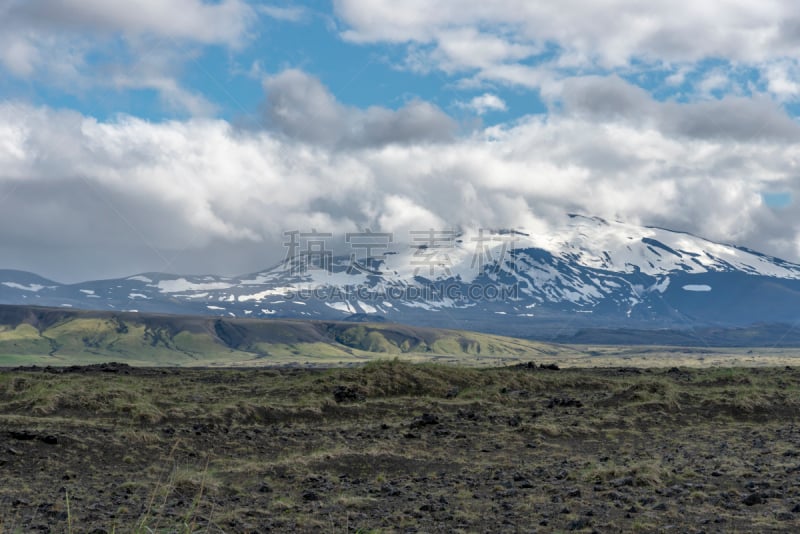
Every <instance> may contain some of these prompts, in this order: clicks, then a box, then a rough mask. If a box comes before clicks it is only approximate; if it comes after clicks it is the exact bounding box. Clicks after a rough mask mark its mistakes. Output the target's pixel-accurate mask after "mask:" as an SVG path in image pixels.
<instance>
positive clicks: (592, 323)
mask: <svg viewBox="0 0 800 534" xmlns="http://www.w3.org/2000/svg"><path fill="white" fill-rule="evenodd" d="M431 235H433V231H431ZM448 239H449V241H448V242H447V246H446V247H445V246H442V245H441V243H439V242H432V243H431V244H432V246H428V244H427V243H423V244H419V243H417V244H416V245H413V246H412V245H398V246H397V247H395V248H399V250H390V251H388V252H387V253H386V254H385V255H383V256H380V257H374V258H365V259H363V261H362V259H361V258H356V257H355V255H354V254H355V253H353V255H333V254H331V255H330V256H329V257H327V258H325V262H324V264H323V262H322V259H320V258H318V259H319V262H318V263H315V262H314V258H311V257H308V256H302V255H300V256H294V257H292V258H289V260H288V261H285V262H281V263H278V264H276V265H274V266H273V267H271V268H268V269H265V270H262V271H258V272H255V273H250V274H246V275H242V276H235V277H232V276H217V275H177V274H165V273H140V274H137V275H132V276H128V277H125V278H117V279H107V280H94V281H87V282H81V283H77V284H59V283H57V282H53V281H51V280H48V279H46V278H42V277H39V276H38V275H35V274H33V273H25V272H22V271H11V270H5V271H0V303H5V304H19V305H40V306H56V307H58V306H61V307H73V308H82V309H99V310H113V311H124V310H128V311H144V312H149V313H172V314H192V315H218V316H219V315H222V316H228V317H240V318H248V317H260V318H301V319H317V320H346V319H347V318H348V317H350V316H356V317H358V316H366V317H373V318H374V319H375V320H376V321H388V322H392V323H405V324H415V325H420V326H426V325H427V326H433V327H440V328H441V327H449V328H465V329H468V330H480V331H484V332H491V333H497V334H503V335H511V336H517V337H526V338H540V339H548V338H550V337H553V336H561V335H569V334H574V333H575V332H577V331H578V330H581V329H587V328H594V329H598V328H599V329H604V328H617V329H619V328H627V329H632V330H654V329H664V328H668V329H676V330H677V329H684V330H685V329H688V328H697V327H700V328H702V327H742V326H747V325H751V324H757V323H785V324H793V323H794V322H796V321H798V320H800V265H798V264H795V263H792V262H789V261H786V260H782V259H780V258H774V257H772V256H768V255H765V254H761V253H759V252H756V251H752V250H750V249H747V248H745V247H737V246H734V245H727V244H722V243H717V242H713V241H709V240H705V239H703V238H700V237H697V236H694V235H693V234H690V233H687V232H675V231H671V230H667V229H663V228H659V227H645V226H636V225H632V224H628V223H623V222H618V221H616V222H608V221H605V220H604V219H601V218H598V217H586V216H582V215H576V214H571V215H567V216H566V219H565V221H564V224H562V225H561V226H559V227H557V228H555V229H553V230H551V231H548V232H546V233H541V234H536V233H530V232H520V231H517V230H514V231H506V232H501V231H498V232H489V233H488V234H485V233H483V232H482V231H481V233H478V234H476V233H472V234H470V233H459V234H456V233H453V234H452V235H449V237H448ZM356 252H358V251H357V250H356ZM354 260H358V261H354ZM320 267H324V268H320Z"/></svg>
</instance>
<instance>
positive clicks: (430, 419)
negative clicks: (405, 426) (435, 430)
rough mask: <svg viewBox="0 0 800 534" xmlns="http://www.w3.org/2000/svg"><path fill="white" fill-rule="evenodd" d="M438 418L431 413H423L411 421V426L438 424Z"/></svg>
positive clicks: (419, 426)
mask: <svg viewBox="0 0 800 534" xmlns="http://www.w3.org/2000/svg"><path fill="white" fill-rule="evenodd" d="M438 424H439V418H438V417H436V416H435V415H434V414H432V413H424V414H422V415H420V416H419V417H415V418H414V420H413V421H411V424H410V426H411V428H421V427H423V426H430V425H438Z"/></svg>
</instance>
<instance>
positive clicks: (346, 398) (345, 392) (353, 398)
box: [333, 386, 367, 402]
mask: <svg viewBox="0 0 800 534" xmlns="http://www.w3.org/2000/svg"><path fill="white" fill-rule="evenodd" d="M366 398H367V396H366V395H365V394H364V392H363V391H361V390H360V389H358V388H354V387H352V386H336V387H335V388H333V399H334V400H335V401H336V402H360V401H363V400H365V399H366Z"/></svg>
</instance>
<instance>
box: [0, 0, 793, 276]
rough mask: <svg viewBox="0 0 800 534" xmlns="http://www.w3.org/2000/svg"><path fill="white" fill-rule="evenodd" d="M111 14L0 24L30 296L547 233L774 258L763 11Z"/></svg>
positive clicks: (783, 23) (516, 4) (789, 33)
mask: <svg viewBox="0 0 800 534" xmlns="http://www.w3.org/2000/svg"><path fill="white" fill-rule="evenodd" d="M121 5H122V4H117V3H115V2H109V1H102V0H59V1H56V0H26V1H23V0H10V1H9V2H6V3H4V4H3V5H1V6H0V168H2V169H3V170H2V171H0V198H3V199H5V200H4V205H5V208H6V209H5V210H4V211H0V213H3V214H4V215H2V216H0V219H3V217H4V218H5V219H3V220H0V223H2V224H0V228H6V230H1V231H0V245H5V247H6V250H10V251H13V253H9V254H10V255H11V257H12V259H13V261H10V262H9V263H12V264H14V265H16V266H18V267H20V268H28V269H31V270H38V271H40V272H44V271H48V269H49V270H50V271H51V272H50V274H52V275H54V276H56V275H58V272H55V273H53V272H52V271H58V270H59V268H56V267H53V266H52V265H53V262H52V261H51V260H50V259H49V258H52V257H53V255H54V254H56V252H54V251H55V250H59V252H58V254H60V255H59V256H58V257H59V258H60V259H61V261H60V262H59V263H60V264H61V265H63V266H64V267H63V269H62V270H63V271H64V272H65V273H66V274H65V275H64V276H67V277H69V276H78V275H77V274H75V273H80V272H85V271H86V269H87V263H88V262H87V261H84V260H83V259H82V257H83V256H85V253H83V252H78V251H85V250H93V249H100V250H108V251H109V253H108V254H106V255H105V257H104V258H103V261H102V262H100V263H102V265H101V266H99V267H96V269H95V270H97V271H98V272H99V274H122V271H124V270H161V269H162V268H165V266H164V265H163V264H164V263H165V262H164V258H165V257H173V256H175V257H178V258H181V259H179V260H176V261H177V263H176V264H175V265H172V264H169V262H167V263H168V265H166V268H170V269H173V268H174V269H175V270H190V271H215V272H223V271H227V272H229V273H231V274H233V273H237V272H245V271H247V270H249V269H254V268H258V267H260V266H261V265H262V264H263V263H268V262H269V261H271V259H274V258H273V257H275V256H277V255H279V254H280V247H279V243H280V237H279V236H280V234H281V230H282V229H286V228H287V227H292V228H294V227H297V228H300V227H301V226H308V225H310V224H312V223H313V224H316V225H319V226H325V227H327V228H330V229H333V230H336V231H350V230H355V229H363V228H365V227H371V228H373V229H375V230H378V229H381V228H383V229H389V230H400V229H403V228H407V227H408V225H410V224H412V223H413V222H418V223H424V224H426V225H431V226H433V225H440V226H448V227H451V226H459V227H479V226H482V227H498V226H526V227H530V228H538V229H539V231H543V232H544V231H546V229H547V228H548V225H550V224H552V222H553V221H554V220H555V219H556V214H563V213H564V212H568V211H579V212H582V213H586V214H588V215H598V216H601V217H605V218H611V219H618V220H625V221H629V222H633V223H640V224H648V225H656V226H663V227H668V228H674V229H677V230H683V231H690V232H692V233H695V234H699V235H703V236H707V237H709V238H712V239H715V240H717V241H724V242H730V243H739V244H744V245H747V246H749V247H751V248H754V249H757V250H762V251H764V252H767V253H772V254H775V255H779V256H783V257H786V258H789V259H795V260H800V210H796V209H795V208H796V204H795V202H796V199H797V198H800V197H798V195H799V194H800V186H798V172H800V171H799V170H798V169H800V151H798V146H800V125H799V124H798V114H800V63H799V62H798V58H797V54H796V50H798V49H800V32H799V31H797V28H800V19H798V16H797V15H796V9H795V6H794V4H793V2H790V1H788V0H773V1H772V2H769V3H764V2H758V1H755V0H752V1H744V2H742V1H739V0H719V1H718V2H715V3H713V4H707V3H698V2H694V1H690V0H679V1H677V2H675V1H669V2H668V1H666V0H655V1H653V2H650V3H648V4H647V5H646V6H643V5H642V4H641V3H639V2H633V1H630V0H597V1H593V2H584V1H579V0H575V1H571V2H535V3H531V2H527V1H525V0H493V1H492V2H486V1H485V0H483V1H479V0H442V1H440V2H435V3H434V2H427V1H423V0H409V1H407V2H402V3H398V2H393V1H389V0H334V1H332V2H321V1H320V2H307V3H302V2H259V1H254V0H253V1H251V0H218V1H215V2H211V1H204V0H141V1H140V2H138V3H137V8H136V9H130V8H129V7H128V4H125V5H124V7H120V6H121ZM87 198H94V199H100V200H101V201H100V202H99V203H98V202H90V203H88V204H86V202H87V201H86V199H87ZM42 213H47V214H49V216H50V217H53V218H55V217H58V220H59V221H61V224H59V225H57V226H56V227H54V226H53V225H48V226H47V227H46V228H45V227H43V226H42V223H41V222H40V219H41V214H42ZM109 214H111V217H112V218H113V220H112V219H109ZM37 217H38V218H37ZM6 219H7V220H6ZM154 221H158V222H159V224H154ZM11 227H15V228H25V230H18V229H15V230H11V229H9V228H11ZM164 228H169V231H164V230H163V229H164ZM86 229H91V230H92V231H91V232H87V231H86ZM276 247H277V248H278V252H276V253H271V252H270V253H267V252H265V251H267V250H272V249H273V248H276ZM221 249H224V250H226V251H227V253H226V257H227V258H229V259H230V260H229V263H230V265H228V264H225V265H221V264H220V262H219V254H218V253H217V252H215V251H218V250H221ZM49 251H53V252H49ZM69 258H73V259H69ZM113 258H118V260H117V259H113ZM95 264H98V262H97V261H95ZM95 274H97V273H95Z"/></svg>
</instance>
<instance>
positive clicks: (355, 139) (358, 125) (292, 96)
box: [264, 69, 456, 147]
mask: <svg viewBox="0 0 800 534" xmlns="http://www.w3.org/2000/svg"><path fill="white" fill-rule="evenodd" d="M264 88H265V89H266V91H267V106H266V118H267V120H268V123H269V126H271V127H272V128H273V129H275V130H277V131H280V132H282V133H284V134H286V135H288V136H289V137H292V138H294V139H298V140H300V141H305V142H311V143H321V144H326V145H337V146H347V147H361V146H372V145H383V144H387V143H408V142H421V141H441V140H446V139H451V138H452V137H453V135H454V134H455V130H456V124H455V122H454V121H453V120H452V119H451V118H450V117H449V116H447V115H446V114H445V113H444V112H443V111H441V110H440V109H439V108H437V107H436V106H433V105H431V104H429V103H427V102H423V101H420V100H414V101H411V102H409V103H407V104H406V105H405V106H403V107H402V108H400V109H398V110H391V109H388V108H383V107H378V106H373V107H370V108H368V109H366V110H360V109H357V108H353V107H348V106H344V105H342V104H341V103H339V102H338V101H337V100H336V98H335V97H334V96H333V95H332V94H331V93H330V91H329V90H328V88H327V87H325V86H324V85H322V83H320V81H319V80H318V79H316V78H314V77H312V76H310V75H308V74H306V73H305V72H302V71H300V70H296V69H289V70H286V71H283V72H281V73H279V74H276V75H275V76H271V77H268V78H266V79H265V80H264Z"/></svg>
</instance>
